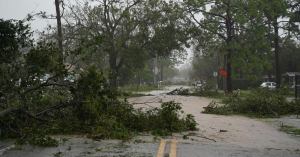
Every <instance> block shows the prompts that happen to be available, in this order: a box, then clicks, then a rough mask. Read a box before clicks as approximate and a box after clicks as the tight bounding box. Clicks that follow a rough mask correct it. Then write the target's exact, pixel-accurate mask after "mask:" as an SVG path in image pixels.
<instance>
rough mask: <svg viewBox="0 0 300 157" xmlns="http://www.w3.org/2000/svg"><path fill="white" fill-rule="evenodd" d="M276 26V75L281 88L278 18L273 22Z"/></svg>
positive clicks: (277, 84) (277, 86)
mask: <svg viewBox="0 0 300 157" xmlns="http://www.w3.org/2000/svg"><path fill="white" fill-rule="evenodd" d="M273 27H274V35H275V37H274V55H275V75H276V88H277V89H278V88H280V84H281V73H280V63H279V33H278V23H277V18H276V20H275V21H274V22H273Z"/></svg>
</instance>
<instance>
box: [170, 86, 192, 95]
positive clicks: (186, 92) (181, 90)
mask: <svg viewBox="0 0 300 157" xmlns="http://www.w3.org/2000/svg"><path fill="white" fill-rule="evenodd" d="M190 94H191V93H190V90H189V89H185V88H182V87H180V88H176V89H174V90H172V91H171V92H168V93H167V95H190Z"/></svg>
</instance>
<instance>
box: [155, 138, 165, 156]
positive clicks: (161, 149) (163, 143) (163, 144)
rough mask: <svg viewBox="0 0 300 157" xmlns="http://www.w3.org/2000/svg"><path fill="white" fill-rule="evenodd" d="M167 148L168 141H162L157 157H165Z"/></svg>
mask: <svg viewBox="0 0 300 157" xmlns="http://www.w3.org/2000/svg"><path fill="white" fill-rule="evenodd" d="M165 146H166V141H165V140H164V139H161V140H160V144H159V147H158V151H157V155H156V157H164V152H165Z"/></svg>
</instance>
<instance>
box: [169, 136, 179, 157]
mask: <svg viewBox="0 0 300 157" xmlns="http://www.w3.org/2000/svg"><path fill="white" fill-rule="evenodd" d="M176 144H177V141H176V139H172V141H171V146H170V156H169V157H176V152H177V146H176Z"/></svg>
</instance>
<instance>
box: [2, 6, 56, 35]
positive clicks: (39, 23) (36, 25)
mask: <svg viewBox="0 0 300 157" xmlns="http://www.w3.org/2000/svg"><path fill="white" fill-rule="evenodd" d="M40 11H46V12H47V13H49V14H54V13H55V6H54V0H0V18H3V19H18V20H22V19H24V18H25V17H26V15H27V14H28V13H38V12H40ZM55 22H56V21H55V20H45V19H40V18H35V20H34V21H33V22H32V25H31V26H32V29H33V30H37V29H38V30H42V29H43V28H45V27H46V26H47V24H55Z"/></svg>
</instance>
